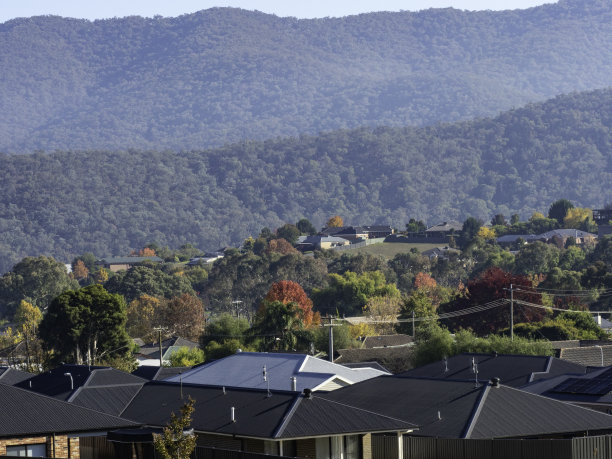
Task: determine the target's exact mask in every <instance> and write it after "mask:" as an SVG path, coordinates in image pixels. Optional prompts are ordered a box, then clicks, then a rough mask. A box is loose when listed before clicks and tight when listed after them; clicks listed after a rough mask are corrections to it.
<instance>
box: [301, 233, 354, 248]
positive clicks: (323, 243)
mask: <svg viewBox="0 0 612 459" xmlns="http://www.w3.org/2000/svg"><path fill="white" fill-rule="evenodd" d="M350 243H351V242H350V241H349V240H348V239H345V238H341V237H335V236H307V237H305V238H303V239H300V240H298V243H297V248H298V250H301V251H308V250H315V249H318V250H327V249H331V248H334V247H341V246H345V245H350Z"/></svg>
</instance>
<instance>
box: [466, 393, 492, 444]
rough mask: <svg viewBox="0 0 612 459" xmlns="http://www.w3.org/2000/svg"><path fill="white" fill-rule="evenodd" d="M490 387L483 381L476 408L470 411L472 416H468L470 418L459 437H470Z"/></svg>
mask: <svg viewBox="0 0 612 459" xmlns="http://www.w3.org/2000/svg"><path fill="white" fill-rule="evenodd" d="M490 389H491V386H490V385H489V383H485V385H484V387H483V389H482V391H481V393H480V397H479V398H478V402H477V404H476V408H475V409H474V411H472V416H470V419H469V421H468V423H467V425H466V428H465V430H464V431H463V435H461V438H470V436H471V435H472V431H473V430H474V427H475V426H476V422H478V418H479V417H480V412H481V411H482V407H483V406H484V402H485V400H486V399H487V395H489V390H490Z"/></svg>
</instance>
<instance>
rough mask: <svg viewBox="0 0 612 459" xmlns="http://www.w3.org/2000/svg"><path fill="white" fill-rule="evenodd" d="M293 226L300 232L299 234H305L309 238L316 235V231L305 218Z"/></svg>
mask: <svg viewBox="0 0 612 459" xmlns="http://www.w3.org/2000/svg"><path fill="white" fill-rule="evenodd" d="M295 226H296V227H297V229H299V230H300V233H301V234H307V235H309V236H312V235H313V234H317V229H316V228H315V227H314V225H313V224H312V223H310V220H308V219H307V218H302V219H301V220H300V221H299V222H297V223H296V224H295Z"/></svg>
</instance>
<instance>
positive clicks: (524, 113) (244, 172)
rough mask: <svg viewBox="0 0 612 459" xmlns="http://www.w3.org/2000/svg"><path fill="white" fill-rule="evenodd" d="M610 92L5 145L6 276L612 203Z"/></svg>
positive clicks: (0, 195)
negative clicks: (79, 146)
mask: <svg viewBox="0 0 612 459" xmlns="http://www.w3.org/2000/svg"><path fill="white" fill-rule="evenodd" d="M610 183H612V89H607V90H599V91H591V92H587V93H574V94H571V95H566V96H562V97H557V98H555V99H552V100H549V101H547V102H545V103H539V104H531V105H528V106H526V107H524V108H521V109H517V110H512V111H508V112H505V113H502V114H501V115H499V116H497V117H496V118H488V119H480V120H476V121H470V122H457V123H453V124H446V125H436V126H431V127H424V128H418V129H417V128H411V127H406V128H388V127H380V128H360V129H354V130H340V131H334V132H329V133H326V134H322V135H320V136H305V135H304V136H299V137H286V138H276V139H271V140H266V141H261V142H260V141H247V142H240V143H236V144H232V145H227V146H224V147H222V148H217V149H212V150H198V151H188V152H171V151H163V152H159V151H141V150H125V151H100V150H98V151H90V152H71V153H70V152H68V153H67V152H56V153H52V154H42V153H37V154H30V155H19V154H15V155H2V154H0V272H3V271H6V270H8V269H10V268H11V267H12V266H13V264H14V263H16V262H17V261H19V260H20V259H21V258H22V257H24V256H26V255H39V254H50V255H54V256H56V257H57V258H58V259H60V260H62V261H69V260H71V259H72V257H74V256H75V255H78V254H82V253H84V252H87V251H90V252H93V253H95V254H96V255H97V256H99V257H103V256H111V255H122V254H127V253H129V252H130V251H131V250H132V249H137V248H141V247H143V246H144V245H145V244H147V243H149V242H152V241H157V242H158V243H160V244H162V245H169V246H171V247H179V246H180V245H182V244H184V243H187V242H190V243H193V244H194V245H195V246H196V247H199V248H201V249H203V250H214V249H217V248H218V247H221V246H223V245H228V244H233V245H239V244H241V243H242V241H243V240H244V239H245V238H247V237H248V236H257V234H259V231H260V230H261V229H262V228H263V227H264V226H267V227H270V228H272V229H274V228H276V227H278V226H280V225H282V224H283V223H285V222H296V221H298V220H299V219H300V218H302V217H306V218H308V219H310V220H311V221H312V222H313V223H314V224H315V225H316V226H317V227H320V226H322V224H323V223H324V222H325V221H326V220H327V219H328V218H330V217H331V216H333V215H341V216H342V217H343V218H344V221H345V223H347V224H349V225H364V224H391V225H392V226H394V227H396V228H400V229H401V228H404V225H405V224H406V223H407V222H408V220H409V218H411V217H413V218H417V219H422V220H424V221H427V222H428V223H430V224H436V223H439V222H441V221H449V220H461V221H462V220H464V219H465V218H466V217H468V216H475V217H479V218H482V219H483V220H485V221H488V220H490V218H491V216H492V215H494V214H497V213H503V214H505V215H506V216H510V215H511V214H513V213H519V214H521V216H522V217H523V218H527V217H529V216H531V214H532V213H533V212H534V211H539V212H544V213H546V211H547V209H548V206H549V205H550V204H551V203H552V202H554V201H556V200H557V199H560V198H567V199H570V200H571V201H572V202H573V203H574V204H575V205H577V206H581V207H582V206H587V207H595V208H597V207H601V206H603V205H604V204H606V203H609V202H612V189H611V188H610Z"/></svg>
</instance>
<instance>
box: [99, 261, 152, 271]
mask: <svg viewBox="0 0 612 459" xmlns="http://www.w3.org/2000/svg"><path fill="white" fill-rule="evenodd" d="M162 261H164V260H162V259H161V258H159V257H108V258H102V259H101V260H100V261H99V263H100V264H101V265H102V266H104V267H105V268H107V269H109V270H111V271H112V272H114V273H116V272H118V271H125V270H128V269H130V268H131V267H133V266H136V265H140V264H142V263H144V262H151V263H161V262H162Z"/></svg>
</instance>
